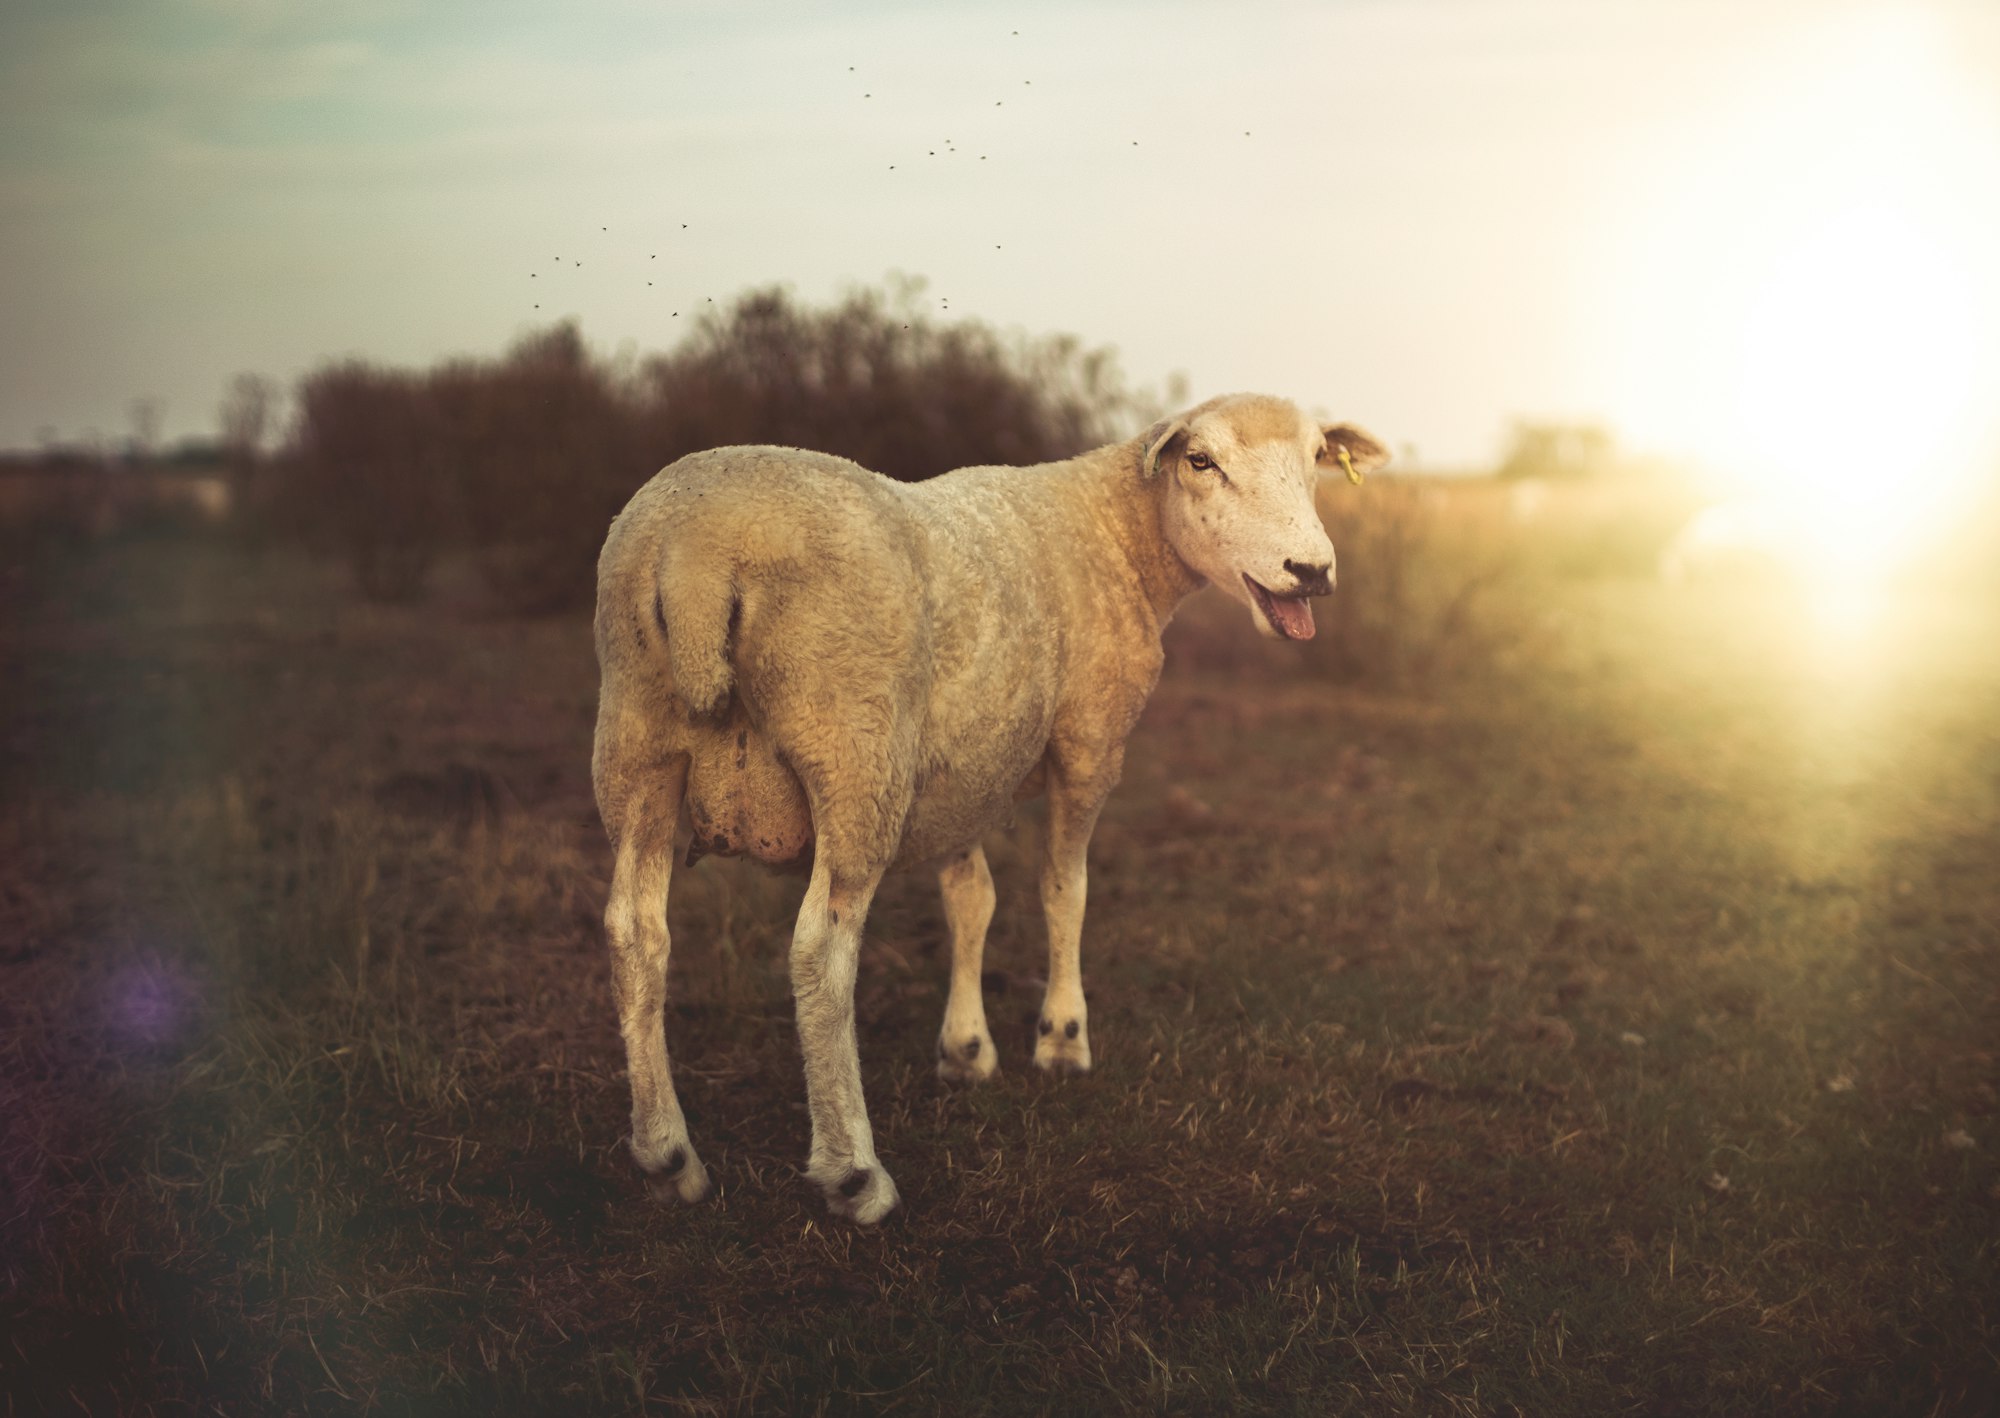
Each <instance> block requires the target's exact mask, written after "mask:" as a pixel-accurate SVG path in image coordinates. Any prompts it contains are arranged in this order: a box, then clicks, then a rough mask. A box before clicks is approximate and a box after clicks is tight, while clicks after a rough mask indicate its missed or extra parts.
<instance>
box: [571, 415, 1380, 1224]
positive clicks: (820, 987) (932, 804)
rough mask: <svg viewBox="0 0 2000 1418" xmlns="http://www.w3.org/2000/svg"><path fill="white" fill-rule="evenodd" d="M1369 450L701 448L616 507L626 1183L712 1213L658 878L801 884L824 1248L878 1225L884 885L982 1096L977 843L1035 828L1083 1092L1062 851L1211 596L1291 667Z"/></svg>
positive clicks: (886, 1205)
mask: <svg viewBox="0 0 2000 1418" xmlns="http://www.w3.org/2000/svg"><path fill="white" fill-rule="evenodd" d="M1387 457H1388V455H1387V453H1386V451H1385V450H1384V449H1383V447H1382V446H1381V445H1380V444H1379V443H1377V442H1376V441H1375V440H1374V439H1372V438H1370V437H1369V436H1368V435H1367V434H1365V433H1362V432H1361V431H1359V430H1358V429H1355V428H1352V427H1349V426H1347V425H1344V424H1341V425H1334V426H1330V427H1326V428H1322V427H1321V426H1320V425H1319V424H1318V423H1316V422H1314V421H1312V420H1310V419H1308V418H1306V417H1305V416H1304V415H1303V414H1301V413H1300V412H1299V410H1298V409H1296V408H1295V407H1294V406H1293V405H1291V404H1289V403H1287V402H1285V401H1283V400H1281V399H1273V398H1268V397H1264V396H1261V395H1247V394H1239V395H1231V396H1227V397H1224V398H1220V399H1214V400H1211V401H1209V402H1208V403H1205V404H1202V405H1201V406H1199V407H1198V408H1195V409H1191V410H1189V411H1188V412H1187V413H1185V414H1182V415H1181V416H1180V417H1178V418H1173V419H1168V420H1165V421H1163V422H1161V423H1159V424H1156V425H1154V426H1153V427H1152V428H1151V429H1148V430H1147V431H1146V433H1145V434H1144V435H1142V436H1141V437H1139V438H1136V439H1133V440H1131V441H1129V442H1126V443H1120V444H1113V445H1110V446H1107V447H1103V448H1099V449H1096V450H1094V451H1092V452H1089V453H1084V454H1081V455H1079V456H1078V457H1075V458H1071V459H1068V460H1066V461H1063V462H1058V463H1044V464H1040V465H1038V466H1035V467H1027V468H1013V467H978V468H961V469H959V470H957V471H956V472H952V473H947V474H945V475H943V476H941V477H937V478H933V479H931V480H930V481H928V482H921V483H912V484H902V483H896V482H892V481H891V480H889V479H888V478H885V477H882V476H881V475H879V474H877V473H872V472H869V471H868V470H866V469H864V468H861V467H859V466H857V465H855V464H854V463H851V462H848V461H846V460H845V459H841V458H834V457H829V456H827V455H825V454H821V453H806V452H800V451H798V450H796V449H790V448H769V447H754V448H718V449H713V450H711V451H709V452H705V453H696V454H693V455H691V456H689V457H686V458H683V459H681V460H680V461H679V462H676V463H674V464H672V465H671V466H669V467H668V468H666V469H664V470H663V471H661V472H660V473H659V474H657V475H656V476H655V477H654V478H653V479H652V480H651V481H650V482H648V483H647V484H646V485H645V486H644V487H643V488H641V489H640V490H639V491H638V492H637V493H636V494H635V495H634V496H633V498H632V500H631V502H630V503H629V504H627V506H626V508H625V510H624V511H623V512H622V513H620V514H619V516H618V518H617V520H616V521H614V522H613V523H612V525H611V531H610V534H609V535H608V536H607V537H606V538H605V543H604V552H603V555H602V556H601V557H600V558H599V561H598V587H597V625H596V631H597V658H598V664H599V667H600V669H601V670H602V673H603V685H602V693H601V697H600V699H599V703H598V717H597V738H596V747H595V753H594V756H593V761H592V765H591V766H592V776H593V780H594V782H595V786H596V790H597V803H598V809H599V811H600V812H601V813H602V815H603V818H604V826H605V830H606V832H607V833H608V834H609V836H610V839H611V843H612V846H613V850H614V853H615V859H616V860H615V867H614V870H613V876H612V884H611V897H610V902H609V904H608V905H607V907H606V909H605V916H604V918H605V927H606V930H607V933H608V935H609V937H610V943H611V955H612V978H613V983H614V987H615V991H616V994H617V1000H618V1013H619V1025H620V1028H621V1030H622V1032H623V1034H624V1038H625V1049H626V1057H627V1060H628V1062H629V1065H630V1073H631V1079H632V1152H633V1155H634V1157H635V1158H636V1159H637V1161H638V1163H639V1166H640V1167H641V1168H642V1169H643V1170H644V1171H645V1172H646V1173H647V1174H648V1176H649V1178H650V1179H651V1184H652V1187H653V1189H654V1191H655V1193H656V1194H658V1195H661V1196H666V1195H668V1194H669V1193H671V1194H672V1195H675V1196H678V1197H679V1198H680V1199H681V1200H683V1201H690V1202H692V1201H698V1200H700V1199H701V1198H702V1197H704V1196H706V1195H707V1194H708V1190H709V1180H708V1174H707V1171H706V1169H705V1168H704V1167H703V1166H702V1163H701V1159H700V1158H699V1157H697V1156H696V1155H695V1150H694V1147H693V1145H692V1144H691V1143H690V1142H689V1140H688V1133H687V1123H686V1120H685V1119H684V1118H683V1117H682V1115H681V1108H680V1103H679V1100H678V1099H677V1098H676V1097H675V1094H674V1085H673V1079H672V1076H671V1074H670V1072H669V1069H668V1064H667V1052H666V1039H665V1035H664V1031H663V1022H662V1009H663V1005H664V1002H665V994H666V968H667V950H668V937H667V926H666V904H667V888H668V884H669V882H670V880H671V878H672V875H673V870H674V864H675V862H676V861H678V860H681V859H683V858H685V859H686V860H688V861H689V862H692V861H693V860H694V859H695V858H696V857H697V856H699V855H701V854H703V853H715V854H722V855H733V854H737V853H748V854H750V855H751V856H753V857H756V858H757V859H759V860H760V861H763V862H765V863H767V864H770V865H773V866H779V865H784V864H787V863H798V864H804V863H805V862H807V861H809V862H810V869H811V876H810V884H809V885H808V887H807V889H806V893H805V900H804V902H803V904H802V905H801V907H800V909H799V915H798V921H797V924H796V927H795V928H794V931H793V935H792V948H791V974H792V989H793V994H794V998H795V1002H796V1008H797V1022H798V1035H799V1047H800V1051H801V1052H802V1053H803V1055H804V1058H805V1074H806V1097H807V1101H808V1103H809V1105H810V1109H811V1113H812V1149H811V1153H810V1156H809V1160H808V1162H807V1165H806V1175H807V1176H808V1177H809V1178H811V1179H812V1180H813V1181H814V1182H816V1183H818V1185H819V1186H820V1187H821V1188H822V1189H823V1190H824V1191H825V1193H826V1196H827V1200H828V1203H829V1204H830V1205H831V1207H832V1209H833V1210H834V1211H835V1212H836V1213H837V1214H840V1215H843V1216H847V1217H850V1218H852V1219H853V1220H855V1221H858V1222H861V1223H864V1224H868V1223H873V1222H875V1221H879V1220H880V1219H881V1218H882V1217H883V1216H884V1215H886V1214H887V1213H888V1211H889V1210H890V1209H891V1208H892V1207H894V1206H895V1205H896V1202H897V1195H896V1187H895V1183H894V1182H893V1181H891V1180H890V1177H889V1174H888V1172H887V1171H886V1170H884V1168H883V1166H882V1163H881V1161H880V1159H879V1158H878V1157H877V1156H876V1153H875V1144H874V1138H873V1133H872V1131H871V1129H870V1127H869V1123H868V1113H867V1108H866V1105H865V1103H864V1102H863V1099H862V1093H861V1065H860V1059H859V1056H858V1055H857V1053H856V1050H855V1039H854V978H855V965H856V958H857V955H858V953H859V950H860V946H861V932H862V924H863V922H864V921H865V919H866V917H867V914H868V907H869V903H870V901H871V900H872V899H873V897H874V894H875V890H876V886H877V884H878V883H879V882H880V881H881V879H882V876H883V873H884V872H886V871H887V870H888V869H889V868H890V867H891V866H899V865H922V864H932V865H935V866H936V867H937V869H938V879H939V883H940V885H941V887H942V889H943V894H944V908H945V916H946V919H947V921H948V923H949V927H950V932H951V945H952V971H951V992H950V996H949V999H948V1002H947V1003H946V1006H945V1017H944V1028H943V1032H942V1034H941V1035H940V1037H939V1040H938V1051H939V1060H940V1061H939V1064H938V1071H939V1073H940V1074H941V1075H943V1076H944V1077H946V1078H949V1079H956V1080H964V1081H970V1080H977V1079H983V1078H986V1077H988V1076H990V1075H991V1074H992V1072H993V1070H994V1068H995V1066H996V1064H997V1062H998V1050H996V1049H995V1047H994V1045H993V1038H992V1035H991V1034H990V1033H989V1032H988V1031H987V1027H986V1012H985V1007H984V1005H983V1003H982V1002H981V999H980V992H979V975H980V956H981V952H982V950H983V949H984V946H985V937H986V927H987V924H988V922H989V921H990V920H991V919H992V915H993V899H994V898H993V880H992V877H991V876H990V875H989V874H988V871H987V867H986V857H985V853H984V852H983V850H982V849H981V845H980V844H981V840H982V838H983V837H984V835H985V834H986V833H987V832H988V831H990V830H991V829H993V828H994V827H996V826H999V825H1001V824H1003V823H1005V822H1006V821H1007V820H1008V818H1009V816H1010V815H1011V813H1012V810H1013V805H1014V803H1015V802H1016V801H1017V800H1019V799H1022V798H1026V797H1032V796H1034V795H1036V794H1038V793H1041V792H1047V793H1048V795H1049V805H1048V824H1047V832H1046V846H1045V855H1044V859H1043V864H1042V873H1041V897H1042V905H1043V908H1044V910H1045V912H1046V915H1047V918H1048V931H1049V982H1048V991H1047V995H1046V997H1045V999H1044V1002H1043V1005H1042V1011H1041V1017H1040V1022H1039V1026H1038V1027H1039V1030H1040V1037H1039V1038H1038V1039H1037V1040H1036V1042H1035V1062H1036V1064H1037V1065H1038V1066H1040V1067H1041V1068H1044V1069H1052V1070H1061V1071H1082V1070H1086V1069H1088V1068H1089V1067H1090V1058H1091V1055H1090V1035H1089V1032H1088V1024H1087V1019H1086V1014H1085V1009H1084V998H1083V979H1082V973H1081V966H1080V959H1079V944H1080V939H1081V935H1082V928H1083V902H1084V849H1085V847H1086V845H1087V844H1088V842H1089V840H1090V834H1091V829H1092V828H1093V826H1094V825H1095V824H1096V822H1097V814H1098V810H1099V809H1100V808H1101V807H1102V806H1103V804H1104V800H1105V797H1106V796H1107V795H1108V794H1109V793H1110V791H1111V789H1112V787H1113V786H1114V785H1115V784H1116V783H1117V781H1118V776H1119V770H1120V765H1121V763H1122V760H1123V757H1124V747H1125V738H1126V735H1127V734H1129V733H1130V732H1131V730H1132V726H1133V724H1134V723H1135V722H1136V721H1137V720H1138V717H1139V712H1140V710H1141V709H1142V708H1143V707H1144V706H1145V703H1146V699H1147V697H1148V696H1149V695H1150V694H1151V693H1152V690H1153V686H1154V684H1155V682H1156V681H1157V680H1158V678H1159V673H1160V664H1161V658H1162V654H1161V649H1160V632H1161V629H1162V628H1163V627H1164V626H1165V625H1166V623H1167V621H1168V619H1169V618H1170V617H1171V616H1172V615H1173V613H1174V608H1175V607H1176V606H1177V605H1178V604H1179V603H1180V602H1181V600H1182V599H1183V598H1184V597H1186V596H1187V595H1188V594H1189V593H1190V592H1192V591H1194V590H1196V589H1198V588H1199V587H1200V586H1202V585H1203V584H1204V583H1206V582H1213V583H1215V584H1216V585H1218V586H1220V587H1221V588H1222V589H1223V590H1224V591H1225V592H1226V593H1227V594H1229V595H1231V596H1233V597H1235V598H1236V599H1237V600H1239V601H1241V602H1243V603H1244V605H1245V606H1247V607H1248V608H1249V609H1250V613H1251V617H1252V620H1253V621H1254V623H1255V624H1256V626H1257V627H1258V629H1259V630H1260V631H1262V632H1263V633H1264V634H1266V635H1271V636H1278V637H1284V638H1290V639H1294V640H1304V639H1309V638H1310V637H1311V636H1312V634H1313V621H1312V610H1311V607H1310V605H1309V604H1308V602H1307V600H1306V598H1307V597H1309V596H1316V595H1324V594H1326V593H1327V592H1328V591H1330V590H1331V589H1332V586H1333V546H1332V543H1331V542H1330V541H1329V540H1328V539H1327V535H1326V531H1325V529H1324V528H1323V527H1322V526H1321V525H1320V521H1319V517H1318V514H1317V511H1316V509H1315V504H1314V498H1313V492H1314V487H1315V484H1316V483H1317V481H1318V478H1319V474H1320V472H1321V471H1322V470H1324V469H1329V468H1339V467H1343V466H1346V465H1349V464H1351V466H1352V468H1355V469H1366V468H1369V467H1373V466H1376V465H1378V464H1380V463H1383V462H1385V461H1387Z"/></svg>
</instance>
